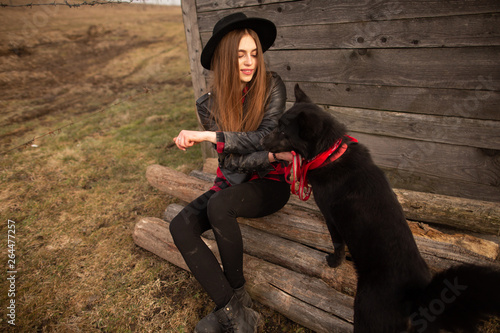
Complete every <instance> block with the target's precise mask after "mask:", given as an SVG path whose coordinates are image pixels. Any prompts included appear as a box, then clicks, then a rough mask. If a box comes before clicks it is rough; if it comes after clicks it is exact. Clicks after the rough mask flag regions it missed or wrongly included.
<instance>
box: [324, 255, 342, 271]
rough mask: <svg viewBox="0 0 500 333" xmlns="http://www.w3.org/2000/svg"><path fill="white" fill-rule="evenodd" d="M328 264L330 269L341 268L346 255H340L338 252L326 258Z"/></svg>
mask: <svg viewBox="0 0 500 333" xmlns="http://www.w3.org/2000/svg"><path fill="white" fill-rule="evenodd" d="M326 262H327V263H328V266H330V267H333V268H335V267H339V266H340V265H341V264H342V263H343V262H344V255H339V254H338V253H337V252H335V253H332V254H329V255H327V256H326Z"/></svg>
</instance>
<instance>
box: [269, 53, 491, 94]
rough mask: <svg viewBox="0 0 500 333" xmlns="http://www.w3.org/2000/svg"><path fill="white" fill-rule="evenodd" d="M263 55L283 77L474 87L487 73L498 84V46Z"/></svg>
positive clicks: (312, 80) (295, 80) (455, 87)
mask: <svg viewBox="0 0 500 333" xmlns="http://www.w3.org/2000/svg"><path fill="white" fill-rule="evenodd" d="M266 55H267V58H268V59H269V62H270V68H271V69H272V70H274V71H276V72H278V73H279V74H280V75H281V77H282V78H283V79H284V80H285V81H294V82H300V81H304V80H305V79H307V81H310V82H325V83H328V82H330V83H331V82H333V83H345V84H368V85H384V86H398V87H402V86H405V87H428V88H448V89H450V88H453V89H470V90H475V89H476V88H477V86H478V83H477V82H478V81H480V80H485V78H488V81H489V82H491V87H492V88H493V89H491V90H494V91H499V90H500V71H499V70H498V69H499V65H498V59H500V47H479V48H475V47H471V48H441V49H438V48H434V49H423V48H418V49H358V50H313V51H307V50H294V51H274V50H269V51H268V52H266ZM450 59H453V61H450ZM490 77H491V80H489V78H490Z"/></svg>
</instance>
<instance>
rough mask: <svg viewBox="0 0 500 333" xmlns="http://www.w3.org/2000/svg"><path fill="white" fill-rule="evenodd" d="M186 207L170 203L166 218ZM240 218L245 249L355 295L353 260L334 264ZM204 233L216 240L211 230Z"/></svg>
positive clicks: (306, 248) (248, 252)
mask: <svg viewBox="0 0 500 333" xmlns="http://www.w3.org/2000/svg"><path fill="white" fill-rule="evenodd" d="M182 208H184V207H183V206H182V205H178V204H171V205H169V206H168V207H167V209H166V211H165V214H164V217H163V218H164V220H165V221H167V222H170V221H171V220H172V219H173V218H174V217H175V216H176V215H177V214H178V213H179V212H180V211H181V210H182ZM238 221H239V222H240V230H241V234H242V237H243V247H244V251H245V253H247V254H250V255H252V256H254V257H257V258H260V259H263V260H265V261H267V262H270V263H273V264H275V265H279V266H283V267H286V268H288V269H290V270H293V271H295V272H298V273H301V274H305V275H308V276H312V277H316V278H319V279H321V280H323V281H324V282H325V283H326V284H328V285H329V286H330V287H332V288H334V289H336V290H339V291H341V292H343V293H345V294H348V295H354V292H355V290H356V272H355V270H354V267H353V265H352V263H351V262H349V261H347V262H346V263H345V264H344V265H341V266H340V267H337V268H335V269H334V268H331V267H329V266H328V264H327V262H326V259H325V257H326V253H325V252H323V251H320V250H317V249H315V248H312V247H310V246H306V245H303V244H301V243H299V242H297V241H294V240H289V239H286V238H283V236H282V235H278V234H276V233H269V232H268V231H267V230H259V229H257V228H253V227H251V226H249V225H247V224H244V223H245V222H247V221H244V219H239V220H238ZM260 227H262V226H260ZM203 236H204V237H205V238H207V239H211V240H215V237H214V235H213V233H212V231H211V230H210V231H207V232H206V233H205V234H204V235H203ZM285 237H286V236H285ZM330 243H331V241H330Z"/></svg>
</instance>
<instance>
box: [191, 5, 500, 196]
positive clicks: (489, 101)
mask: <svg viewBox="0 0 500 333" xmlns="http://www.w3.org/2000/svg"><path fill="white" fill-rule="evenodd" d="M182 7H183V14H184V23H185V29H186V36H187V41H188V48H189V55H190V60H191V68H192V79H193V86H194V89H195V95H196V96H200V95H201V94H202V93H203V92H205V91H206V89H207V76H208V73H207V72H206V71H204V70H203V69H202V67H201V65H200V63H199V57H200V54H201V49H202V46H203V45H204V43H206V42H207V40H208V39H209V38H210V36H211V33H212V29H213V26H214V24H215V22H217V21H218V20H219V19H220V18H221V17H223V16H226V15H228V14H231V13H233V12H236V11H242V12H244V13H245V14H246V15H247V16H257V17H263V18H267V19H270V20H272V21H273V22H274V23H275V24H276V25H277V28H278V37H277V40H276V42H275V44H274V45H273V47H272V48H271V49H270V50H269V51H268V52H266V59H267V62H268V64H269V67H270V69H271V70H273V71H276V72H278V73H279V74H280V75H281V77H282V78H283V80H284V81H285V84H286V86H287V91H288V100H289V102H293V99H294V96H293V86H294V85H295V83H299V84H300V85H301V87H302V88H303V89H304V91H306V93H307V94H309V96H311V98H312V99H313V100H314V101H315V102H316V103H318V104H321V105H323V106H324V107H325V108H326V109H328V110H329V111H331V112H332V113H333V114H334V115H335V116H337V118H338V119H339V120H341V121H342V122H344V123H346V124H347V126H348V128H349V129H350V134H351V135H353V136H354V137H356V138H357V139H358V140H360V141H361V142H362V143H364V144H366V145H367V146H368V147H369V148H370V150H371V152H372V155H373V157H374V160H375V161H376V163H377V164H378V165H379V166H380V167H382V168H383V169H384V170H385V171H386V173H387V175H388V177H389V179H390V181H391V183H392V185H393V186H394V187H398V188H404V189H411V190H416V191H423V192H431V193H438V194H445V195H450V196H458V197H464V198H473V199H480V200H487V201H500V1H499V0H467V1H465V0H456V1H443V0H434V1H431V0H417V1H415V0H413V1H409V0H401V1H390V0H364V1H352V0H338V1H332V0H303V1H287V0H281V1H277V0H276V1H273V0H225V1H223V0H220V1H209V0H183V1H182Z"/></svg>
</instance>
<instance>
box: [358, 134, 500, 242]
mask: <svg viewBox="0 0 500 333" xmlns="http://www.w3.org/2000/svg"><path fill="white" fill-rule="evenodd" d="M350 134H351V135H352V136H353V137H355V138H356V139H358V140H359V142H361V143H363V144H365V145H366V146H367V147H368V149H370V152H371V155H372V158H373V160H374V162H375V164H377V165H378V166H379V167H381V168H382V169H384V171H385V172H386V174H387V176H388V178H389V180H390V182H391V185H392V186H393V187H395V188H404V189H409V190H412V191H419V192H425V193H429V194H431V193H436V194H442V195H443V194H444V195H445V196H446V195H447V196H450V197H452V198H454V197H457V198H469V199H467V200H471V201H474V200H479V201H481V200H483V201H485V202H486V201H490V202H492V203H494V202H496V203H497V204H496V205H497V206H498V202H500V191H499V190H498V184H499V183H500V164H499V163H498V151H497V150H489V149H482V148H473V147H464V146H455V145H447V144H442V143H436V142H425V141H417V140H411V139H403V138H395V137H390V136H380V135H375V134H368V133H360V132H356V131H350ZM410 193H411V191H410ZM492 203H490V204H486V203H485V207H490V206H491V205H492ZM480 205H482V204H480ZM450 208H452V207H450ZM459 209H460V210H461V208H459ZM495 211H498V208H496V209H495ZM436 213H437V214H439V213H438V212H436ZM498 214H499V213H496V214H495V217H494V218H493V219H486V220H485V225H484V226H478V227H479V228H480V229H481V230H477V231H479V232H484V233H492V234H495V235H498V234H499V230H500V229H499V227H500V222H499V220H498V216H499V215H498ZM452 216H453V215H452V214H450V218H451V217H452ZM417 220H419V219H417ZM419 221H420V220H419ZM424 221H427V220H424ZM492 221H493V224H491V222H492ZM438 223H439V222H438ZM451 223H453V222H451ZM466 224H467V223H466ZM459 228H462V227H461V226H459ZM462 229H463V228H462ZM465 230H471V229H465ZM471 231H475V230H471Z"/></svg>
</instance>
